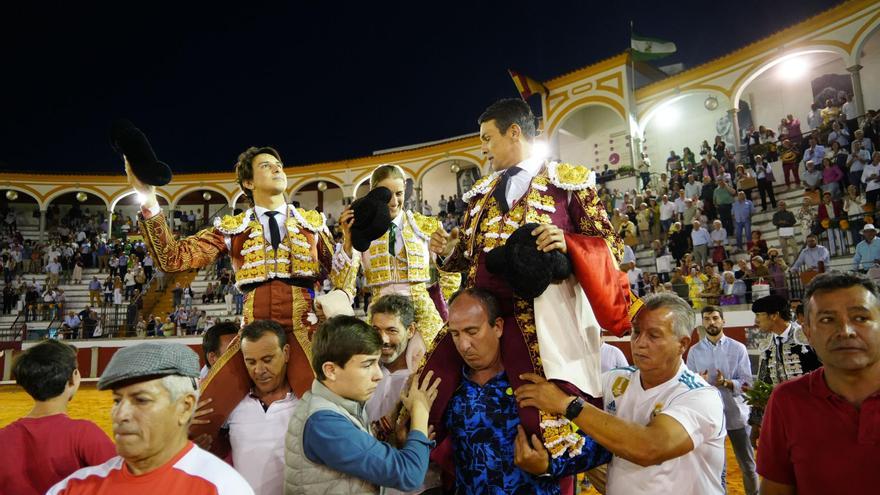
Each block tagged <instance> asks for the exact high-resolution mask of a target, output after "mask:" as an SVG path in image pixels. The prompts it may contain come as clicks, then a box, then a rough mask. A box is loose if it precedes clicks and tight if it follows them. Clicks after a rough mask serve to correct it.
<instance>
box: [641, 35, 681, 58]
mask: <svg viewBox="0 0 880 495" xmlns="http://www.w3.org/2000/svg"><path fill="white" fill-rule="evenodd" d="M630 47H631V48H632V55H633V59H635V60H654V59H656V58H663V57H666V56H669V55H672V54H673V53H675V50H676V48H675V43H673V42H671V41H666V40H661V39H657V38H647V37H645V36H638V35H636V34H633V35H632V39H631V41H630Z"/></svg>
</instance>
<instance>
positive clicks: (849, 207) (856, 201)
mask: <svg viewBox="0 0 880 495" xmlns="http://www.w3.org/2000/svg"><path fill="white" fill-rule="evenodd" d="M864 204H865V201H864V199H863V198H862V195H861V194H859V186H857V185H854V184H850V185H849V187H847V188H846V195H844V197H843V211H844V213H846V216H847V217H848V220H849V233H850V236H852V243H853V244H858V243H859V241H861V240H862V236H861V234H860V233H859V231H860V230H861V229H862V227H863V226H864V225H865V221H864V220H863V217H862V214H863V213H864V210H863V209H862V206H863V205H864Z"/></svg>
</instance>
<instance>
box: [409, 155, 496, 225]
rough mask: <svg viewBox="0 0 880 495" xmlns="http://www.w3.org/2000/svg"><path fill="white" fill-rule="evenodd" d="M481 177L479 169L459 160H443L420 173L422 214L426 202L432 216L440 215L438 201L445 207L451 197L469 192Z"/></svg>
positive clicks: (473, 164) (472, 164)
mask: <svg viewBox="0 0 880 495" xmlns="http://www.w3.org/2000/svg"><path fill="white" fill-rule="evenodd" d="M481 176H482V173H481V171H480V167H479V166H478V165H477V164H476V163H473V162H471V161H468V160H461V159H451V160H443V161H441V162H438V163H437V164H436V165H433V166H432V167H431V168H429V169H428V170H426V171H425V172H423V173H422V176H421V179H420V182H421V189H422V210H420V211H422V213H426V211H425V208H424V203H425V202H426V201H427V203H428V205H429V206H430V212H431V214H432V215H437V214H438V213H440V204H441V203H440V201H441V198H442V200H443V203H444V204H446V205H447V210H448V201H449V200H450V199H452V198H453V197H458V198H461V195H462V194H464V193H466V192H468V191H470V190H471V188H472V187H473V185H474V182H476V181H477V180H479V178H480V177H481Z"/></svg>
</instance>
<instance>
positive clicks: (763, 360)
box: [749, 294, 822, 447]
mask: <svg viewBox="0 0 880 495" xmlns="http://www.w3.org/2000/svg"><path fill="white" fill-rule="evenodd" d="M752 312H753V313H755V326H756V327H758V329H760V330H761V331H762V332H767V333H770V334H771V335H772V337H771V338H770V340H769V342H768V343H767V346H766V347H764V349H762V350H761V357H760V361H759V363H758V375H757V379H758V381H762V382H764V383H767V384H770V385H774V386H775V385H778V384H780V383H782V382H785V381H788V380H791V379H792V378H796V377H798V376H801V375H804V374H807V373H809V372H811V371H813V370H814V369H816V368H818V367H819V366H821V365H822V363H820V362H819V358H818V356H816V352H815V351H814V350H813V348H812V347H810V344H809V342H808V340H807V337H806V335H804V332H803V330H802V329H801V327H800V325H798V324H797V322H793V321H791V307H790V305H789V303H788V299H786V298H784V297H782V296H779V295H776V294H772V295H769V296H767V297H762V298H760V299H757V300H755V302H753V303H752ZM763 417H764V408H763V407H758V406H755V405H752V408H751V411H750V413H749V425H750V426H751V427H752V432H751V439H752V446H753V447H754V446H757V440H758V437H759V436H760V434H761V420H762V419H763Z"/></svg>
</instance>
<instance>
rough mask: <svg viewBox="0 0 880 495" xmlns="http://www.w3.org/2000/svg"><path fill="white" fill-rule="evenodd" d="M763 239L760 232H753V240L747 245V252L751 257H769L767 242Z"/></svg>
mask: <svg viewBox="0 0 880 495" xmlns="http://www.w3.org/2000/svg"><path fill="white" fill-rule="evenodd" d="M761 237H762V233H761V231H760V230H757V229H756V230H753V231H752V238H751V240H749V242H748V243H747V244H746V251H748V253H749V256H764V257H766V256H767V250H768V248H767V241H765V240H764V239H762V238H761Z"/></svg>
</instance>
